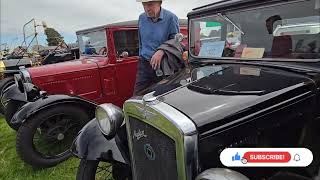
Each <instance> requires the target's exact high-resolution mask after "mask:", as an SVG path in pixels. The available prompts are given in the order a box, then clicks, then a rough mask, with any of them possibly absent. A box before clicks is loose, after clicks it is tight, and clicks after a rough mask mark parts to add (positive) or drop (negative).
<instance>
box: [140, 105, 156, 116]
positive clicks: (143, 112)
mask: <svg viewBox="0 0 320 180" xmlns="http://www.w3.org/2000/svg"><path fill="white" fill-rule="evenodd" d="M137 110H138V111H139V113H140V114H141V116H142V117H143V118H144V119H154V117H156V116H157V114H155V113H153V112H151V111H149V110H147V109H146V107H139V106H137Z"/></svg>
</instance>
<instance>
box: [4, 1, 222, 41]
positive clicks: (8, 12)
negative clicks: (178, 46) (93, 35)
mask: <svg viewBox="0 0 320 180" xmlns="http://www.w3.org/2000/svg"><path fill="white" fill-rule="evenodd" d="M215 1H217V0H164V2H163V7H164V8H166V9H168V10H170V11H172V12H174V13H175V14H176V15H177V16H178V17H179V18H186V15H187V13H188V12H189V11H191V10H192V8H195V7H198V6H200V5H204V4H208V3H211V2H215ZM0 12H1V39H0V43H8V44H10V43H11V44H12V41H18V42H19V43H20V42H22V39H21V37H22V27H23V24H25V23H26V22H28V21H29V20H31V19H32V18H35V19H36V20H37V22H39V23H41V21H45V22H46V23H47V24H48V26H49V27H53V28H55V29H56V30H57V31H58V32H59V33H60V34H62V36H64V38H65V40H66V41H67V42H68V43H71V42H75V40H76V36H75V31H77V30H81V29H86V28H90V27H95V26H99V25H104V24H108V23H113V22H119V21H127V20H135V19H137V18H138V16H139V14H140V13H141V12H143V8H142V5H141V3H137V2H136V0H1V11H0ZM38 32H39V33H42V32H43V29H42V28H41V27H38ZM18 37H19V39H17V38H18ZM42 39H43V38H42ZM18 42H16V43H18ZM42 42H44V41H42Z"/></svg>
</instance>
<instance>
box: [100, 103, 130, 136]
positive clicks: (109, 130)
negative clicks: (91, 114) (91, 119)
mask: <svg viewBox="0 0 320 180" xmlns="http://www.w3.org/2000/svg"><path fill="white" fill-rule="evenodd" d="M123 118H124V117H123V112H122V109H120V108H119V107H117V106H115V105H113V104H109V103H108V104H101V105H99V106H98V107H97V108H96V119H97V121H98V125H99V128H100V130H101V132H102V133H103V134H104V135H106V136H108V137H110V138H112V137H114V136H115V134H116V132H117V130H118V129H119V128H120V126H121V125H122V123H123Z"/></svg>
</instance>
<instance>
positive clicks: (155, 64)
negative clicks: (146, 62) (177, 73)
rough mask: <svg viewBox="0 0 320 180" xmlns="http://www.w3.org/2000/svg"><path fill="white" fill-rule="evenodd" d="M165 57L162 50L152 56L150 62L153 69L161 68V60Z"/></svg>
mask: <svg viewBox="0 0 320 180" xmlns="http://www.w3.org/2000/svg"><path fill="white" fill-rule="evenodd" d="M163 55H164V52H163V51H162V50H158V51H157V52H156V53H154V55H153V56H152V58H151V60H150V65H151V67H152V68H153V69H154V70H156V69H158V68H160V64H161V60H162V57H163Z"/></svg>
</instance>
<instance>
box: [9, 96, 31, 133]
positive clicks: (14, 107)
mask: <svg viewBox="0 0 320 180" xmlns="http://www.w3.org/2000/svg"><path fill="white" fill-rule="evenodd" d="M25 103H26V102H23V101H16V100H10V101H9V102H8V104H7V106H6V111H5V113H4V117H5V119H6V121H7V124H8V125H9V126H10V127H11V128H12V129H14V130H16V131H17V130H18V129H19V127H20V126H19V125H14V124H12V123H11V119H12V117H13V115H14V114H15V113H16V112H17V111H18V110H19V109H20V107H21V106H23V105H24V104H25Z"/></svg>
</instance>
